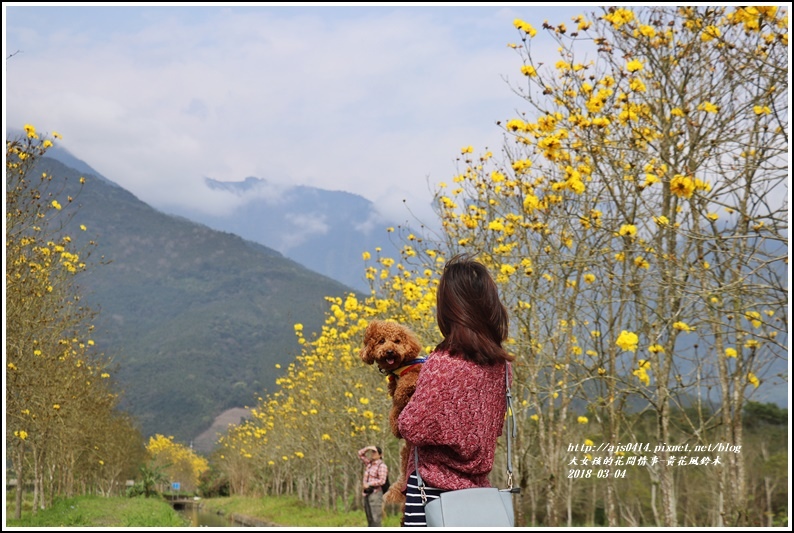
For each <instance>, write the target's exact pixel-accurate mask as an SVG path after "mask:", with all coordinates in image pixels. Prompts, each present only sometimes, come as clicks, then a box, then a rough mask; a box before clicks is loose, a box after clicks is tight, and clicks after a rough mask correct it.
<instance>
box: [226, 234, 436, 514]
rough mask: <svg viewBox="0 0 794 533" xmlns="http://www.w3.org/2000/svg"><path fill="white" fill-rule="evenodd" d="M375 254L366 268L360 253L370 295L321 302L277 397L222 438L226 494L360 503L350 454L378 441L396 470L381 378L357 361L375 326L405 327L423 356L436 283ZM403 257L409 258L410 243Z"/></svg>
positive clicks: (425, 273) (357, 466) (261, 402)
mask: <svg viewBox="0 0 794 533" xmlns="http://www.w3.org/2000/svg"><path fill="white" fill-rule="evenodd" d="M414 239H415V238H414ZM375 253H376V257H375V259H374V260H373V258H372V255H371V254H370V253H368V252H367V253H365V254H364V255H363V259H364V261H365V263H366V265H367V266H366V270H365V271H366V276H367V278H368V279H369V280H370V282H371V285H372V292H371V294H370V296H368V297H363V298H362V297H361V296H359V295H355V294H353V293H351V294H347V295H344V296H333V297H328V298H327V303H328V310H327V312H326V320H325V323H324V325H323V326H322V328H321V331H319V332H315V333H313V334H312V335H311V336H310V337H306V336H305V334H304V331H303V326H302V325H301V324H296V325H295V334H296V338H297V341H298V345H299V346H300V349H301V352H300V354H299V355H298V356H297V357H296V359H295V361H294V362H293V363H291V364H290V365H289V366H288V367H287V368H286V369H285V371H284V374H283V375H282V377H280V378H279V379H278V380H277V381H276V385H277V390H276V391H273V392H271V393H270V394H268V395H266V396H265V397H261V398H258V399H257V403H256V405H255V406H254V407H253V408H252V409H251V413H252V417H251V419H250V420H247V421H245V422H243V423H241V424H238V425H233V426H232V427H230V428H229V430H228V431H227V432H226V434H225V435H224V436H223V437H222V438H221V439H220V442H219V444H220V446H219V452H218V454H219V455H218V457H219V460H218V464H219V465H222V466H221V468H222V469H223V470H224V473H225V474H226V475H227V476H228V477H229V480H230V486H231V491H232V492H233V493H260V494H264V493H269V494H284V493H290V494H297V495H298V496H300V497H301V498H302V499H304V500H305V501H308V502H311V503H313V504H315V505H321V506H325V507H331V506H335V505H337V502H338V501H340V498H341V501H344V502H345V505H347V506H348V507H349V506H353V505H355V504H356V502H357V501H360V474H361V469H362V465H361V462H360V461H359V459H358V457H357V456H356V451H357V450H358V449H360V448H362V447H364V446H365V445H367V444H371V443H381V446H382V447H383V448H384V450H385V456H386V461H387V463H389V464H390V466H391V468H392V469H393V471H394V472H396V471H397V469H399V446H400V443H399V442H397V441H396V439H394V437H393V436H392V435H391V432H390V430H389V427H388V412H389V408H390V405H391V399H390V398H389V396H388V390H387V381H386V377H385V376H382V375H381V374H380V373H378V371H377V369H376V368H375V367H373V366H369V365H366V364H365V363H363V362H362V361H361V359H360V358H359V355H358V354H359V351H360V350H361V348H362V347H363V344H362V339H363V334H364V330H365V329H366V327H367V325H368V324H369V321H370V320H372V319H376V318H379V319H390V320H397V321H399V322H402V323H404V324H406V325H408V326H409V327H411V328H412V329H414V331H415V332H416V333H417V335H418V336H419V338H420V339H423V340H426V342H428V348H430V346H429V344H430V341H431V340H432V339H438V335H437V333H435V332H433V330H434V328H435V316H434V314H433V312H434V305H435V289H434V288H435V280H436V279H437V277H436V272H435V270H432V269H429V268H415V267H414V268H411V267H407V266H405V265H403V264H402V262H400V261H395V260H394V259H393V258H387V257H381V256H380V251H379V250H376V251H375ZM403 254H404V256H405V257H411V256H413V255H415V253H414V252H413V250H412V248H411V247H410V246H408V245H406V247H405V248H404V250H403ZM435 342H437V340H436V341H435ZM433 345H434V344H433ZM395 475H396V473H395V474H393V475H392V477H394V476H395Z"/></svg>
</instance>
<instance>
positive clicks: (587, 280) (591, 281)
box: [584, 274, 596, 283]
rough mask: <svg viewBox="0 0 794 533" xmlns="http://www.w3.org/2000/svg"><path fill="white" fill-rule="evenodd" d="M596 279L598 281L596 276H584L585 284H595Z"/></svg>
mask: <svg viewBox="0 0 794 533" xmlns="http://www.w3.org/2000/svg"><path fill="white" fill-rule="evenodd" d="M595 279H596V277H595V274H585V275H584V282H585V283H593V282H594V281H595Z"/></svg>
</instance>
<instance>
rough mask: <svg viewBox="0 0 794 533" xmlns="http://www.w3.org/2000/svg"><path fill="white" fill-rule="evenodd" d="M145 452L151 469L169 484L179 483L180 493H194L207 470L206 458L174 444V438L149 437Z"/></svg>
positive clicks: (162, 436)
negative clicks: (157, 471) (158, 472)
mask: <svg viewBox="0 0 794 533" xmlns="http://www.w3.org/2000/svg"><path fill="white" fill-rule="evenodd" d="M146 452H147V453H148V454H149V457H150V459H151V465H152V468H156V469H159V470H160V471H161V472H162V473H163V475H164V476H165V477H166V478H167V479H168V481H169V482H171V483H174V482H177V483H179V490H180V491H181V492H187V493H192V492H195V491H196V489H197V488H198V484H199V477H200V476H201V474H203V473H204V472H205V471H207V470H208V469H209V462H208V461H207V459H206V458H204V457H202V456H200V455H197V454H196V453H195V452H193V450H192V449H191V448H188V447H187V446H184V445H182V444H179V443H176V442H174V437H170V436H169V437H166V436H164V435H160V434H157V435H154V436H152V437H149V442H148V444H147V445H146ZM161 491H162V487H161Z"/></svg>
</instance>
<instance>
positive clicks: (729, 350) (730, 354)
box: [725, 348, 737, 358]
mask: <svg viewBox="0 0 794 533" xmlns="http://www.w3.org/2000/svg"><path fill="white" fill-rule="evenodd" d="M736 355H737V353H736V348H725V357H733V358H736Z"/></svg>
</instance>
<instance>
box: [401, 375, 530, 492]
mask: <svg viewBox="0 0 794 533" xmlns="http://www.w3.org/2000/svg"><path fill="white" fill-rule="evenodd" d="M509 365H510V363H505V400H506V403H507V412H506V413H505V418H506V419H507V489H508V490H509V491H511V492H513V460H512V455H513V454H512V451H511V447H510V443H511V441H512V439H513V438H514V437H515V436H516V419H515V416H516V415H515V413H514V412H513V395H512V394H511V392H510V367H509ZM414 467H415V468H416V481H417V485H419V494H420V495H421V497H422V505H424V504H426V503H427V496H425V484H424V482H423V481H422V475H421V474H420V473H419V446H414Z"/></svg>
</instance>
